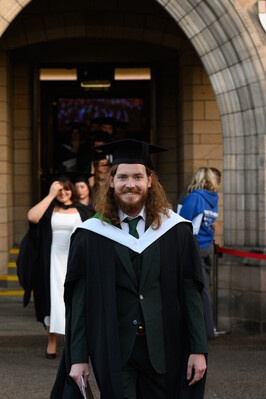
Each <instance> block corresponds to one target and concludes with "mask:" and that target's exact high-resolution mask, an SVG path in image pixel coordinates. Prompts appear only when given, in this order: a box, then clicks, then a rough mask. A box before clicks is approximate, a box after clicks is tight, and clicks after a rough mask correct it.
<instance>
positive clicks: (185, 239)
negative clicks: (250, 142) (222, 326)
mask: <svg viewBox="0 0 266 399" xmlns="http://www.w3.org/2000/svg"><path fill="white" fill-rule="evenodd" d="M101 149H102V150H104V151H106V153H107V154H112V156H113V161H112V167H111V170H110V176H109V180H108V182H107V183H106V186H105V187H104V188H102V190H101V191H100V192H99V196H98V198H97V199H96V200H95V209H96V211H97V214H96V215H95V217H93V218H91V219H89V220H87V221H86V222H84V223H83V224H82V225H81V227H80V228H78V229H77V230H76V232H75V233H74V235H73V237H72V242H71V247H70V253H69V263H68V272H67V277H66V283H65V302H66V309H67V315H66V343H65V351H64V356H63V357H62V361H61V365H60V367H59V371H58V375H57V380H56V383H55V385H54V388H53V391H52V395H51V398H52V399H60V398H64V399H66V398H68V397H69V398H70V397H71V398H80V397H82V396H80V395H81V392H82V381H84V384H85V386H87V381H88V376H89V363H88V362H89V360H88V359H89V358H90V359H91V363H92V367H93V370H94V374H95V376H96V380H97V383H98V386H99V389H100V392H101V398H102V399H136V398H141V399H188V398H189V399H192V398H194V399H201V398H203V397H204V387H205V379H206V367H207V366H206V355H207V339H206V333H205V324H204V317H203V311H202V303H201V291H202V287H203V284H202V276H201V266H200V256H199V249H198V246H197V242H196V240H195V238H194V237H193V234H192V225H191V223H190V222H188V221H186V220H185V219H183V218H182V217H180V216H179V215H177V214H175V213H174V212H173V211H172V210H171V209H170V208H171V206H170V204H169V202H168V201H167V198H166V194H165V191H164V190H163V188H162V186H161V184H160V183H159V181H158V178H157V176H156V174H155V172H154V170H153V166H152V164H151V159H150V153H153V152H160V151H162V150H163V149H162V148H161V147H157V146H152V145H150V144H147V143H144V142H138V141H134V140H122V141H119V142H112V143H109V144H106V145H103V146H101ZM65 376H67V378H66V379H65ZM74 381H75V382H74ZM70 391H71V394H69V396H68V393H69V392H70Z"/></svg>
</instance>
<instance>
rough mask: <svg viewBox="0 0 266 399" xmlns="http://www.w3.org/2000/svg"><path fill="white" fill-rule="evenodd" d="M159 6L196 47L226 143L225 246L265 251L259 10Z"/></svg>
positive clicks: (207, 4)
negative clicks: (248, 247)
mask: <svg viewBox="0 0 266 399" xmlns="http://www.w3.org/2000/svg"><path fill="white" fill-rule="evenodd" d="M157 1H158V2H159V3H160V4H161V5H162V6H163V7H164V8H165V9H166V10H167V11H168V12H169V13H170V14H171V15H172V17H173V18H174V19H175V20H176V22H177V23H178V25H179V26H180V27H181V29H182V30H183V31H184V33H185V34H186V35H187V37H188V38H189V40H190V42H191V43H192V44H193V46H194V48H195V49H196V51H197V53H198V55H199V57H200V59H201V61H202V63H203V65H204V66H205V69H206V71H207V72H208V75H209V78H210V80H211V83H212V86H213V89H214V92H215V95H216V100H217V104H218V107H219V112H220V116H221V122H222V127H223V141H224V211H225V216H224V238H225V243H227V244H230V245H232V246H244V245H249V246H251V245H253V246H261V247H264V246H265V245H266V242H265V240H266V234H265V233H266V232H265V225H263V226H262V225H261V223H259V218H260V220H261V216H262V215H265V199H264V196H265V195H264V187H265V176H264V168H265V155H264V152H265V144H264V140H265V139H264V135H265V126H266V112H265V111H266V90H265V88H266V85H265V66H264V65H263V63H262V60H263V59H265V56H266V54H265V53H266V49H265V44H264V43H263V42H262V40H261V38H262V37H263V35H262V36H261V37H260V35H259V34H258V33H256V31H257V32H258V31H259V30H260V29H261V31H262V27H260V26H259V24H257V26H255V23H257V20H258V17H257V15H256V11H255V5H254V7H253V10H252V7H251V8H250V9H249V10H248V9H247V8H246V9H245V10H244V9H243V8H241V7H240V6H238V7H237V4H236V2H235V1H231V0H225V1H220V2H214V1H213V0H206V1H200V2H195V1H193V0H188V1H186V0H176V1H172V0H157ZM246 3H247V2H246ZM253 4H254V2H253ZM252 18H253V19H252ZM254 21H255V23H254ZM262 32H263V31H262ZM264 35H265V34H264ZM264 39H265V38H264ZM251 230H252V231H251Z"/></svg>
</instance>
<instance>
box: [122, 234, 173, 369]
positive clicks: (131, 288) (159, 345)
mask: <svg viewBox="0 0 266 399" xmlns="http://www.w3.org/2000/svg"><path fill="white" fill-rule="evenodd" d="M132 252H133V251H131V250H129V249H128V248H126V247H125V246H122V245H120V244H116V288H117V309H118V323H119V334H120V346H121V356H122V364H123V365H124V364H125V363H126V362H127V361H128V359H129V357H130V355H131V353H132V350H133V346H134V342H135V339H136V332H137V327H138V323H139V322H141V323H144V325H145V330H146V340H147V346H148V352H149V356H150V360H151V363H152V365H153V367H154V369H155V370H156V371H157V372H158V373H164V372H165V353H164V339H163V321H162V320H163V319H162V300H161V281H160V247H159V242H158V241H156V242H154V243H153V244H152V245H150V246H149V247H148V248H147V249H146V250H145V251H144V252H143V253H142V254H141V255H139V254H137V253H135V252H134V253H132ZM134 258H135V261H136V258H137V262H136V263H139V267H140V272H139V274H138V273H136V271H135V270H134V265H133V264H132V260H133V259H134Z"/></svg>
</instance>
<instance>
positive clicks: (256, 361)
mask: <svg viewBox="0 0 266 399" xmlns="http://www.w3.org/2000/svg"><path fill="white" fill-rule="evenodd" d="M62 347H63V337H60V339H59V347H58V353H60V352H61V350H62ZM45 348H46V332H45V331H44V329H43V327H42V325H41V324H40V323H37V322H36V321H35V316H34V309H33V305H32V303H30V305H29V306H28V307H27V308H25V309H24V308H23V306H22V298H21V297H6V296H0V375H1V381H2V382H1V388H0V389H1V392H0V398H5V399H49V395H50V391H51V387H52V385H53V381H54V378H55V374H56V371H57V366H58V362H59V356H58V358H57V359H56V360H47V359H46V358H45V357H44V352H45ZM265 374H266V336H247V335H234V334H227V335H223V336H220V337H218V338H216V339H214V340H212V341H210V343H209V367H208V380H207V387H206V395H205V399H230V398H232V399H253V398H254V399H266V376H265ZM91 384H92V388H93V391H94V394H95V399H98V398H99V394H98V390H97V386H96V384H95V381H94V380H92V382H91Z"/></svg>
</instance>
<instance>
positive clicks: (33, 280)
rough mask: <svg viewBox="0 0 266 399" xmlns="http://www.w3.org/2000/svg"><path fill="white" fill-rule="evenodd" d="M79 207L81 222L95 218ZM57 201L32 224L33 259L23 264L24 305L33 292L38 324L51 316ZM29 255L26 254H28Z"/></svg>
mask: <svg viewBox="0 0 266 399" xmlns="http://www.w3.org/2000/svg"><path fill="white" fill-rule="evenodd" d="M76 208H77V210H78V212H79V214H80V217H81V220H82V221H85V220H86V219H88V218H89V217H91V216H93V214H94V211H92V209H89V208H88V207H87V206H85V205H82V204H77V205H76ZM53 209H54V202H52V203H51V204H50V206H49V207H48V209H47V210H46V212H45V213H44V215H43V217H42V218H41V220H40V221H39V223H37V224H34V223H30V228H29V232H28V233H27V235H29V242H28V245H29V248H28V249H29V251H30V252H31V257H30V259H27V258H25V262H24V263H23V262H22V264H20V269H19V270H20V271H19V273H20V275H23V288H24V289H25V296H24V306H26V305H27V304H28V303H29V299H30V293H31V291H32V292H33V296H34V305H35V313H36V319H37V321H40V322H42V323H43V321H44V317H45V316H47V315H48V314H50V253H51V245H52V226H51V217H52V213H53ZM26 254H27V251H26Z"/></svg>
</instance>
